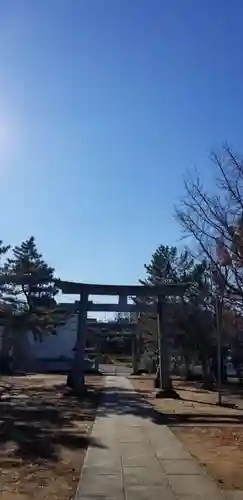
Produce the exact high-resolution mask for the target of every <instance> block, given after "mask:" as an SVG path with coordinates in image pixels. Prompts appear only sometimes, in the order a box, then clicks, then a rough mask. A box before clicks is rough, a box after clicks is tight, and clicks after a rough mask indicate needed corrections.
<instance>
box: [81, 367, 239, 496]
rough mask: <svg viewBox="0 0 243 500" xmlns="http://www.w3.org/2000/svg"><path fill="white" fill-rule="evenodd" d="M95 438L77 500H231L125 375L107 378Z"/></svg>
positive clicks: (95, 427)
mask: <svg viewBox="0 0 243 500" xmlns="http://www.w3.org/2000/svg"><path fill="white" fill-rule="evenodd" d="M92 437H93V438H94V439H95V441H94V442H96V443H98V446H97V445H96V446H93V447H92V446H90V447H89V449H88V451H87V454H86V457H85V461H84V466H83V469H82V474H81V478H80V482H79V485H78V489H77V493H76V497H75V500H95V499H96V500H99V499H100V500H104V499H106V500H113V499H116V500H160V499H161V500H202V499H204V500H205V499H207V498H208V499H209V500H222V499H226V498H227V499H229V497H227V496H226V495H223V494H222V492H220V490H219V489H218V488H217V486H216V484H215V483H214V482H213V480H212V479H211V478H210V477H209V476H207V475H206V473H205V471H204V470H203V469H202V468H201V467H200V465H199V464H198V462H197V461H196V460H195V459H194V458H193V457H192V456H191V455H190V454H189V453H188V452H187V451H186V450H185V448H184V447H183V445H182V443H181V442H180V441H178V439H177V438H176V436H175V435H174V434H173V433H172V432H171V431H170V429H169V428H168V427H167V426H162V425H158V424H157V423H156V422H155V420H154V412H153V409H152V408H151V406H150V405H149V403H148V402H146V401H145V400H144V399H143V398H142V397H141V396H140V395H139V394H138V393H136V392H135V391H134V389H133V387H132V385H131V383H130V381H129V380H128V379H126V378H124V377H116V376H108V377H106V390H105V391H104V396H103V400H102V403H101V405H100V407H99V409H98V412H97V417H96V420H95V423H94V426H93V431H92ZM232 498H233V497H232Z"/></svg>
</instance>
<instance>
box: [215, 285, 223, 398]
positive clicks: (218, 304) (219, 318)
mask: <svg viewBox="0 0 243 500" xmlns="http://www.w3.org/2000/svg"><path fill="white" fill-rule="evenodd" d="M216 329H217V389H218V405H219V406H221V404H222V297H219V296H218V295H217V298H216Z"/></svg>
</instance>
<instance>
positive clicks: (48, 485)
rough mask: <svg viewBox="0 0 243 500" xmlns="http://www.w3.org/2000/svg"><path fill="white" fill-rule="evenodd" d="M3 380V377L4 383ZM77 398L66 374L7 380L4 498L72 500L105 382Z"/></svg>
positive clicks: (0, 479)
mask: <svg viewBox="0 0 243 500" xmlns="http://www.w3.org/2000/svg"><path fill="white" fill-rule="evenodd" d="M3 382H4V383H3ZM87 384H88V386H89V388H90V390H89V391H88V392H87V395H86V396H85V397H83V399H82V400H80V401H79V400H78V399H77V398H76V397H75V396H73V395H72V394H71V393H70V392H68V391H67V390H66V387H65V377H63V376H58V375H57V376H56V375H49V376H48V375H47V376H45V375H43V376H42V375H40V376H30V377H29V376H26V377H9V378H5V379H4V381H2V384H1V387H2V396H1V400H0V471H1V472H0V484H1V500H13V499H14V500H28V499H30V498H35V499H37V500H54V499H58V500H69V499H70V498H72V497H73V495H74V493H75V490H76V486H77V482H78V478H79V475H80V471H81V467H82V464H83V460H84V456H85V452H86V449H87V446H88V445H89V444H91V445H93V446H102V443H97V442H91V440H90V439H91V438H90V431H91V428H92V422H93V420H94V416H95V410H96V407H97V404H98V399H99V393H100V389H101V387H102V377H93V376H92V377H91V376H90V377H88V378H87Z"/></svg>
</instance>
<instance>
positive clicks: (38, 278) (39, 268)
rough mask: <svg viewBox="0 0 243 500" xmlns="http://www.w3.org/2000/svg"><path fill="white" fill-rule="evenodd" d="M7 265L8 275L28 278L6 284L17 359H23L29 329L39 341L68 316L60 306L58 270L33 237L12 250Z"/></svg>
mask: <svg viewBox="0 0 243 500" xmlns="http://www.w3.org/2000/svg"><path fill="white" fill-rule="evenodd" d="M3 268H4V272H5V273H6V274H9V275H16V276H17V277H18V278H21V277H23V278H24V280H23V284H16V283H15V282H13V283H10V284H8V285H5V287H4V297H5V300H6V301H7V302H8V303H9V304H11V315H10V316H9V317H8V327H9V329H10V330H11V332H12V338H13V347H14V352H15V358H19V359H20V358H21V355H22V354H23V353H22V352H21V346H23V345H24V342H23V340H24V337H25V336H26V335H27V332H28V331H29V332H32V334H33V336H34V339H35V340H42V338H43V335H44V334H48V333H49V334H55V333H56V328H57V326H58V325H59V324H60V323H62V322H63V321H64V319H66V315H65V313H63V312H60V310H59V309H58V307H57V305H56V300H55V297H56V295H57V293H58V288H57V286H56V285H55V281H54V277H55V273H54V269H53V268H52V267H50V266H48V264H47V263H46V262H45V260H44V259H43V256H42V254H41V253H40V252H39V251H38V249H37V246H36V242H35V238H34V237H33V236H31V237H30V238H29V239H27V240H25V241H23V242H22V243H21V245H19V246H15V247H14V248H13V249H12V255H11V257H9V258H7V260H6V262H5V264H4V266H3Z"/></svg>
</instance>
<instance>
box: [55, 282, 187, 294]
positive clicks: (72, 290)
mask: <svg viewBox="0 0 243 500" xmlns="http://www.w3.org/2000/svg"><path fill="white" fill-rule="evenodd" d="M56 285H57V286H58V288H60V289H61V290H62V293H64V294H66V295H69V294H70V295H79V294H82V293H84V294H89V295H123V296H125V295H126V296H127V297H133V296H137V297H151V296H154V297H155V296H160V295H164V296H169V297H170V296H176V295H177V296H181V295H183V294H184V293H185V291H186V289H187V288H188V287H189V285H190V284H189V283H182V284H168V285H161V286H152V285H151V286H150V285H97V284H93V283H76V282H72V281H62V280H57V281H56Z"/></svg>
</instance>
